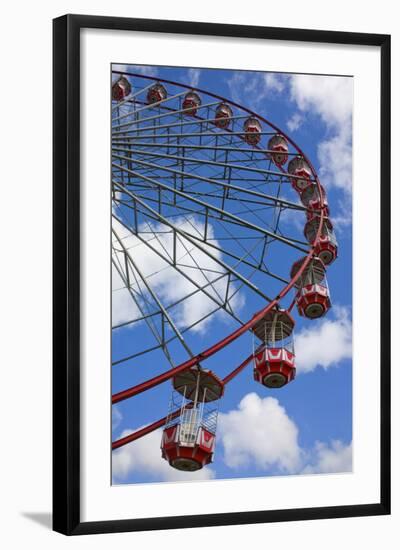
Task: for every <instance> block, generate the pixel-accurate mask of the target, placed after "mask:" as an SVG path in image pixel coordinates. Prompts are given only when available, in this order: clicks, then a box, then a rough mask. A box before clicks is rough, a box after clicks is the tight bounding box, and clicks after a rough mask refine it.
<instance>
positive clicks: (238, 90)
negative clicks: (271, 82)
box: [227, 71, 268, 114]
mask: <svg viewBox="0 0 400 550" xmlns="http://www.w3.org/2000/svg"><path fill="white" fill-rule="evenodd" d="M227 84H228V87H229V90H230V93H231V98H232V100H233V101H234V102H236V103H239V104H240V105H243V106H245V107H249V108H250V109H252V110H253V111H256V110H257V109H258V108H259V106H260V104H261V102H262V101H263V100H264V99H265V98H266V97H267V95H268V89H267V86H266V85H265V80H264V78H263V75H262V74H261V73H250V72H246V71H238V72H234V73H233V76H232V77H231V78H230V79H228V80H227ZM263 114H265V110H264V112H263Z"/></svg>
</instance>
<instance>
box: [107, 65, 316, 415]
mask: <svg viewBox="0 0 400 550" xmlns="http://www.w3.org/2000/svg"><path fill="white" fill-rule="evenodd" d="M112 72H113V73H114V74H120V75H126V76H130V77H134V78H140V79H144V80H149V81H152V82H162V83H165V84H171V85H173V86H178V87H181V88H185V89H187V90H194V91H196V92H199V93H200V94H206V95H208V96H210V97H214V98H216V99H218V100H220V101H221V102H223V103H227V104H229V105H232V106H234V107H236V108H238V109H240V110H242V111H244V112H246V113H248V114H249V115H250V116H254V117H256V118H257V119H258V120H260V121H262V122H264V123H265V124H267V125H268V126H270V127H271V128H273V129H274V130H275V131H276V132H277V133H278V134H280V135H282V136H283V137H284V138H285V139H286V140H287V141H288V143H290V144H291V145H292V147H293V148H294V149H295V150H296V151H297V152H298V154H299V155H301V156H302V157H303V158H304V160H305V162H306V163H307V164H308V166H309V167H310V170H311V173H312V175H313V177H314V181H315V184H316V186H317V190H318V194H319V197H320V198H322V196H323V195H322V186H321V183H320V181H319V177H318V174H317V172H316V170H315V168H314V166H313V164H312V163H311V162H310V161H309V159H308V157H307V155H306V154H305V153H304V152H303V150H302V149H301V148H300V147H299V146H298V145H297V143H295V141H294V140H293V139H292V138H291V137H290V136H288V135H287V134H286V132H283V131H282V130H281V129H280V128H279V127H278V126H276V125H275V124H274V123H272V122H270V121H269V120H268V119H266V118H265V117H263V116H261V115H259V114H258V113H256V112H255V111H253V110H251V109H249V108H247V107H244V106H243V105H240V104H239V103H237V102H235V101H232V100H230V99H227V98H225V97H223V96H220V95H218V94H215V93H213V92H209V91H207V90H204V89H202V88H199V87H194V86H190V85H187V84H184V83H181V82H176V81H172V80H169V79H163V78H158V77H154V76H150V75H142V74H139V73H132V72H129V71H118V70H113V71H112ZM252 149H253V150H254V147H253V148H252ZM256 149H257V150H259V148H258V147H257V146H256ZM279 169H280V171H281V173H283V174H286V172H285V171H284V170H283V168H282V167H281V166H280V167H279ZM286 175H287V174H286ZM306 210H307V209H306ZM324 218H325V216H324V215H322V212H321V214H320V216H319V225H318V229H317V231H316V235H315V239H314V241H313V242H312V243H310V245H309V251H308V253H307V255H306V256H305V257H304V258H303V262H302V265H301V268H300V269H299V271H298V272H297V273H296V275H295V276H294V277H292V278H291V280H290V281H289V282H288V284H287V285H286V286H284V287H283V289H282V290H281V291H280V293H279V294H278V295H277V296H276V298H274V299H273V300H272V301H271V302H270V303H269V304H267V306H265V307H264V308H262V309H261V310H260V311H259V312H258V313H256V314H255V315H254V316H253V317H252V318H251V319H250V320H248V321H247V322H245V323H244V324H243V325H242V326H240V327H238V328H237V329H236V330H234V331H233V332H232V333H230V334H229V335H227V336H225V337H224V338H222V339H221V340H219V341H218V342H216V343H215V344H214V345H212V346H210V347H209V348H207V349H206V350H204V351H203V352H200V353H198V354H196V355H195V356H193V357H192V358H190V359H188V360H187V361H184V362H183V363H181V364H179V365H177V366H176V367H174V368H173V369H169V370H168V371H165V372H164V373H161V374H160V375H157V376H155V377H153V378H151V379H149V380H147V381H145V382H143V383H141V384H138V385H136V386H133V387H131V388H127V389H126V390H122V391H121V392H118V393H116V394H114V395H113V396H112V404H116V403H118V402H120V401H122V400H124V399H128V398H130V397H133V396H134V395H137V394H138V393H141V392H143V391H147V389H151V388H152V387H155V386H156V385H158V384H161V383H163V382H165V381H166V380H168V379H170V378H172V377H173V376H174V375H175V374H177V373H178V372H181V371H183V370H185V369H188V368H190V367H191V366H194V365H195V364H198V363H199V362H200V361H204V360H205V359H208V358H209V357H211V356H212V355H214V354H215V353H217V352H218V351H220V350H221V349H223V348H224V347H226V346H227V345H229V344H230V343H232V342H233V341H234V340H236V339H237V338H239V337H240V336H241V335H242V334H244V333H245V332H246V331H247V330H249V329H250V328H252V326H254V325H255V324H256V323H257V321H258V320H259V319H261V318H262V317H263V316H264V315H265V314H266V313H267V312H268V311H270V309H272V308H273V307H275V306H276V305H278V304H279V302H280V300H281V299H282V298H284V297H285V296H286V295H287V294H288V292H289V291H290V290H291V289H292V288H293V287H294V285H295V283H296V281H297V280H298V278H299V277H301V275H302V273H303V272H304V270H305V269H306V267H307V266H308V264H309V262H310V261H311V259H312V257H313V255H314V248H315V245H316V243H317V241H318V240H319V238H320V236H321V232H322V227H323V223H324ZM293 305H294V302H293V303H292V305H291V306H290V308H292V307H293ZM246 364H247V363H246ZM235 370H236V369H235ZM233 372H234V371H233Z"/></svg>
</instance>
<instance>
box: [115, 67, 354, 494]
mask: <svg viewBox="0 0 400 550" xmlns="http://www.w3.org/2000/svg"><path fill="white" fill-rule="evenodd" d="M115 68H117V69H119V68H121V67H120V66H116V67H115ZM129 70H131V71H132V72H142V73H143V74H149V75H154V76H157V77H159V78H165V79H170V80H174V81H177V82H182V83H185V84H190V85H192V86H198V87H200V88H203V89H205V90H208V91H210V92H214V93H216V94H218V95H221V96H224V97H226V98H228V99H231V100H233V101H235V102H237V103H240V104H242V105H244V106H247V107H249V108H251V109H252V110H254V111H255V112H257V113H258V114H260V115H262V116H264V117H265V118H267V119H269V120H271V121H272V122H273V123H274V124H276V125H277V126H278V127H280V128H281V129H282V130H283V131H285V132H287V133H288V134H289V135H290V136H291V137H292V139H293V140H294V141H295V142H296V143H297V144H298V145H299V146H300V147H301V148H302V149H303V151H304V152H305V153H306V155H307V156H308V157H309V158H310V160H311V162H312V163H313V165H314V167H315V168H316V170H317V172H318V174H319V177H320V180H321V183H322V184H323V185H324V186H325V188H326V190H327V194H328V201H329V206H330V211H331V218H332V220H333V223H334V226H335V230H336V236H337V238H338V245H339V257H338V259H337V260H336V262H334V263H333V264H332V265H331V266H329V268H328V282H329V288H330V292H331V298H332V302H333V304H334V307H333V308H332V309H331V310H330V311H329V312H328V314H327V315H326V316H325V317H324V318H323V319H321V320H317V321H308V320H305V319H302V318H300V317H299V315H297V313H296V316H295V318H296V328H295V346H296V361H297V368H298V371H297V377H296V379H295V381H294V382H292V383H290V384H288V385H287V386H285V387H283V388H281V389H279V390H268V389H267V388H265V387H263V386H261V385H260V384H257V383H256V382H254V381H253V379H252V367H251V365H249V366H248V367H247V368H246V369H245V370H244V371H243V372H242V373H241V374H240V375H239V376H238V377H237V378H235V379H234V380H233V381H232V382H231V383H230V384H229V386H228V387H227V389H226V392H225V395H224V397H223V399H222V400H221V402H220V415H219V424H218V431H217V446H216V452H215V456H214V462H213V463H212V464H211V465H210V466H208V467H207V468H205V469H203V470H201V471H200V472H197V473H195V474H187V473H182V472H177V471H176V470H173V469H172V468H170V467H169V466H168V464H167V463H166V462H165V461H164V460H163V459H162V458H161V454H160V449H159V446H160V432H159V431H157V432H154V433H152V434H150V435H148V436H146V437H144V438H143V439H141V440H138V441H136V442H134V443H131V444H128V445H126V446H125V447H123V448H121V449H120V450H118V451H114V453H113V481H114V483H143V482H159V481H176V480H178V481H179V480H185V479H210V478H216V479H226V478H234V477H237V478H243V477H252V476H271V475H290V474H300V473H330V472H342V471H349V470H351V458H352V447H351V442H352V372H351V367H352V363H351V302H352V294H351V285H352V239H351V232H352V226H351V159H352V143H351V119H352V86H353V83H352V79H351V78H349V77H330V76H308V75H282V74H275V73H253V72H245V71H223V70H210V69H186V68H172V67H133V66H132V67H130V68H129ZM291 193H292V194H291V195H290V192H288V193H287V197H288V198H290V199H291V200H295V196H294V195H295V193H294V192H293V191H292V192H291ZM287 223H291V222H290V220H289V221H288V222H287ZM293 223H294V227H293V231H297V233H300V232H301V228H299V227H295V225H296V223H297V222H293ZM149 261H150V260H149ZM267 290H268V289H267ZM272 295H274V294H273V293H272ZM292 297H293V296H292V295H291V298H292ZM245 298H246V297H245ZM115 305H116V307H121V308H123V307H124V304H122V303H119V302H118V304H117V303H116V302H115ZM254 312H255V310H254V307H253V304H252V302H251V300H250V299H248V300H246V299H245V300H244V303H243V306H242V311H241V313H242V317H243V318H245V319H248V318H250V317H251V316H252V315H253V314H254ZM233 328H235V327H233V326H230V325H229V322H226V321H224V320H223V319H218V318H216V319H214V320H212V321H211V322H210V323H209V324H208V325H207V329H206V330H205V331H204V332H198V333H197V334H195V335H193V337H191V345H192V346H193V348H194V349H195V351H197V352H198V351H200V350H201V349H203V348H205V347H208V346H209V345H211V344H212V343H213V342H215V341H217V340H219V339H220V338H222V337H223V336H225V335H226V334H227V333H229V332H230V331H232V330H233ZM138 339H140V331H139V330H138V329H137V328H120V329H118V330H114V331H113V341H112V346H113V359H114V360H115V358H119V357H122V356H124V355H125V354H128V353H129V352H130V351H131V350H132V347H133V345H134V344H135V343H137V340H138ZM251 346H252V338H251V336H250V335H244V336H243V337H241V338H240V339H239V340H237V341H236V342H234V343H233V344H232V345H231V346H229V347H228V348H225V349H224V350H223V353H220V354H217V355H216V356H214V357H212V358H211V359H210V360H209V361H207V363H206V365H205V366H206V367H207V368H211V369H213V370H215V372H216V373H217V374H218V375H219V376H221V377H223V376H224V375H225V374H227V373H228V372H230V371H231V370H232V369H233V368H234V367H235V366H237V364H238V362H240V359H244V358H245V357H246V356H247V355H249V353H250V352H251ZM176 354H177V356H176V358H177V359H179V351H178V350H176ZM150 355H151V354H150ZM184 358H185V357H183V356H182V360H183V359H184ZM238 358H239V359H238ZM168 368H169V364H168V362H166V360H165V357H164V356H163V354H161V353H158V352H157V353H155V354H152V355H151V357H147V356H146V357H144V358H143V360H142V361H141V362H140V363H138V362H136V363H135V364H133V363H131V362H126V363H122V364H120V365H115V366H114V367H113V368H112V387H113V393H114V392H116V391H120V390H122V389H124V388H126V387H130V386H132V385H135V384H137V383H138V382H140V381H143V380H145V379H147V378H150V377H152V376H154V375H155V374H158V373H160V372H162V371H164V370H167V369H168ZM170 391H171V385H170V383H169V382H167V383H165V384H162V385H161V386H158V387H156V388H154V389H152V390H150V391H148V392H145V393H144V394H141V395H138V396H136V397H135V398H133V399H128V400H126V401H123V402H121V403H119V404H118V405H116V406H114V407H113V439H116V438H119V437H121V435H126V434H127V433H130V432H132V431H134V430H135V429H137V428H138V427H141V426H143V425H146V424H148V423H150V422H152V421H154V420H157V419H158V418H160V417H163V416H165V415H166V413H167V410H168V403H169V395H170Z"/></svg>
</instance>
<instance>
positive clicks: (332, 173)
mask: <svg viewBox="0 0 400 550" xmlns="http://www.w3.org/2000/svg"><path fill="white" fill-rule="evenodd" d="M318 160H319V163H320V169H319V176H320V179H321V181H322V182H323V184H324V185H325V186H326V187H327V188H329V187H331V186H334V187H338V188H339V189H341V190H342V191H344V192H345V193H350V192H351V187H352V170H353V162H352V145H351V132H350V125H349V124H345V125H344V126H342V127H340V128H339V129H338V132H337V133H336V134H335V135H334V136H333V137H331V138H329V139H327V140H324V141H322V142H321V143H320V144H319V145H318Z"/></svg>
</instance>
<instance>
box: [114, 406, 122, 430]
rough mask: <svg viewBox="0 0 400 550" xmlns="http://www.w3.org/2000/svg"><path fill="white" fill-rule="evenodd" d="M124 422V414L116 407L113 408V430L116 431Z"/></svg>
mask: <svg viewBox="0 0 400 550" xmlns="http://www.w3.org/2000/svg"><path fill="white" fill-rule="evenodd" d="M121 421H122V413H121V411H120V410H119V408H118V407H117V406H116V405H114V406H113V407H112V429H113V430H115V429H117V428H118V426H119V425H120V424H121Z"/></svg>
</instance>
